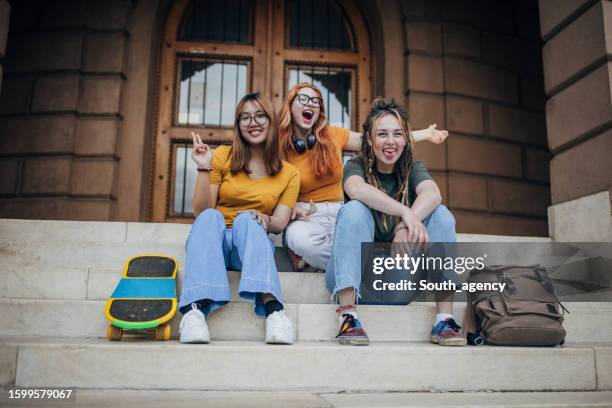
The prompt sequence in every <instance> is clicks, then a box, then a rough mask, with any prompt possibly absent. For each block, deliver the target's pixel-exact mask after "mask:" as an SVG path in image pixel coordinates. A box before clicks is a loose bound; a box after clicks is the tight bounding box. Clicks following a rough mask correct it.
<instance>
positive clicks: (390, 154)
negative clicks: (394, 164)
mask: <svg viewBox="0 0 612 408" xmlns="http://www.w3.org/2000/svg"><path fill="white" fill-rule="evenodd" d="M383 154H384V155H385V157H386V158H387V160H391V159H392V158H393V156H394V155H395V151H390V150H385V151H384V152H383Z"/></svg>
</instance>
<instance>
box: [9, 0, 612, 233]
mask: <svg viewBox="0 0 612 408" xmlns="http://www.w3.org/2000/svg"><path fill="white" fill-rule="evenodd" d="M244 1H245V2H246V0H244ZM306 1H307V0H293V1H291V0H288V1H283V0H254V3H253V4H254V7H253V8H252V9H251V11H250V13H251V14H249V15H252V18H253V20H252V21H253V29H252V30H253V31H252V35H253V40H252V41H251V43H249V44H250V45H242V44H233V45H231V46H224V45H223V44H215V43H214V41H213V42H210V41H209V42H205V43H197V42H194V41H192V40H189V39H188V40H186V41H179V40H180V38H179V37H180V34H177V31H176V30H175V29H176V27H179V31H180V30H184V28H181V27H183V26H184V25H185V24H186V23H185V21H186V18H187V17H185V15H187V14H188V13H191V12H192V11H190V10H191V9H190V7H193V6H192V5H191V4H190V2H189V1H186V0H177V1H170V0H146V1H145V0H110V1H101V0H89V1H73V0H63V1H40V0H21V1H9V3H10V6H11V10H10V13H11V14H10V23H9V30H8V43H7V49H6V54H5V56H4V57H1V54H0V57H1V58H2V60H1V62H2V67H3V69H4V76H3V80H2V92H1V94H0V173H1V174H2V176H1V179H0V216H2V217H14V218H46V219H73V220H122V221H172V222H190V218H189V217H184V216H183V217H181V216H177V215H176V214H174V215H173V214H172V208H173V207H172V205H173V204H172V202H173V201H172V200H173V199H176V197H174V196H173V192H174V191H178V190H177V189H175V188H174V187H173V186H174V184H173V183H178V181H177V178H176V177H177V174H178V171H177V170H176V169H177V167H176V163H175V161H176V160H178V158H179V153H178V152H179V150H177V149H178V148H177V146H179V147H180V146H185V147H188V145H187V143H188V142H189V139H188V138H187V137H186V135H188V130H190V129H192V128H193V127H190V126H184V125H180V124H178V125H177V123H175V122H176V118H175V116H173V115H175V114H176V115H178V113H177V112H175V110H176V109H179V108H177V107H176V105H177V104H178V103H177V102H176V101H178V99H179V96H177V93H180V92H182V91H181V88H180V86H179V85H178V82H180V81H177V78H178V79H179V80H180V79H181V77H180V73H178V74H177V72H176V71H177V70H178V68H177V67H178V66H180V65H176V64H181V63H182V62H181V61H182V60H181V58H187V57H185V55H188V58H189V61H196V60H197V58H200V59H202V58H204V59H206V58H217V59H219V58H221V59H223V58H229V57H231V58H234V60H232V61H235V59H236V58H242V59H241V60H240V61H243V60H244V61H245V62H244V63H245V66H248V67H249V68H248V69H249V70H250V71H249V72H250V75H251V77H252V83H251V84H250V87H251V90H261V91H262V92H263V93H264V94H266V95H267V96H268V97H270V98H271V99H272V100H273V102H274V103H275V104H276V106H277V107H278V106H280V103H281V101H282V97H283V92H284V91H285V89H286V87H287V86H286V85H287V78H288V77H287V75H290V74H288V73H290V72H291V69H293V68H291V67H292V66H294V65H296V64H297V66H299V65H300V64H302V65H304V64H306V63H308V64H311V65H312V66H315V65H316V66H317V67H319V68H321V67H326V69H327V74H329V73H330V67H331V69H333V70H339V69H340V68H338V67H339V66H340V65H342V64H344V65H342V67H341V72H342V73H345V72H351V73H352V74H351V75H353V76H352V77H351V78H353V79H352V81H353V82H351V83H352V85H351V86H353V90H354V91H355V92H354V93H353V94H351V95H353V96H352V97H354V98H355V99H354V103H353V107H354V108H353V110H354V112H353V114H351V120H352V121H353V122H352V123H349V125H350V126H351V127H353V128H358V126H359V117H360V116H361V117H363V114H362V112H363V109H364V108H363V107H364V106H365V107H366V108H365V109H366V110H367V105H368V104H369V102H370V101H371V100H372V99H373V98H374V97H375V96H377V95H386V96H391V97H394V98H396V99H398V100H400V101H403V102H404V103H406V105H407V106H408V108H409V112H410V113H411V116H412V122H413V123H412V124H413V126H415V127H424V126H427V125H428V124H430V123H434V122H435V123H437V124H438V126H439V127H441V128H446V129H448V130H449V131H450V134H451V136H450V138H449V139H448V141H447V143H445V144H443V145H438V146H434V145H431V144H429V143H420V144H419V145H418V146H417V156H418V158H420V159H422V160H424V161H425V164H426V166H427V167H428V168H429V169H430V170H431V172H432V174H433V175H434V177H435V179H436V181H437V182H438V185H439V186H440V188H441V190H442V193H443V197H444V202H445V203H446V204H447V205H448V206H449V207H450V208H451V209H452V210H453V213H454V214H455V216H456V219H457V228H458V230H459V232H473V233H490V234H508V235H542V236H546V235H549V231H550V234H551V235H553V237H555V238H558V239H570V240H571V239H574V238H581V239H582V240H585V239H612V236H611V234H612V232H610V228H611V227H610V184H611V177H612V167H611V166H612V165H611V163H612V161H611V160H610V159H609V158H610V157H612V154H611V153H612V152H611V149H612V144H611V139H612V138H611V137H610V124H611V123H612V102H611V99H610V98H611V96H610V95H611V93H610V89H611V87H610V81H611V78H612V74H611V73H610V72H611V71H610V67H611V65H610V63H609V62H608V60H609V56H610V49H612V36H611V32H612V17H611V13H612V11H611V9H612V4H611V2H610V1H608V0H599V1H588V0H584V1H583V0H560V1H557V0H540V2H539V4H538V2H537V1H535V0H534V1H529V0H499V1H484V0H436V1H429V0H337V1H335V2H334V4H336V6H337V7H338V9H339V10H340V11H341V13H342V15H343V18H344V19H345V24H346V27H348V28H347V30H348V31H349V32H350V35H349V37H350V38H352V40H354V42H355V43H354V47H353V48H352V49H351V50H352V51H354V52H352V53H351V52H345V53H336V52H332V51H328V50H323V51H321V50H318V49H315V47H311V48H308V47H297V49H296V48H295V47H292V46H291V44H289V42H290V41H293V40H289V39H286V40H285V43H286V44H284V45H283V36H284V35H285V33H289V29H288V28H284V26H283V25H281V26H280V27H279V24H278V21H285V20H283V19H284V18H285V17H287V18H286V21H287V22H286V23H285V25H287V24H289V23H288V22H289V21H290V17H289V14H290V11H291V10H292V9H291V7H296V6H295V4H303V3H305V2H306ZM310 1H311V2H312V7H313V10H314V7H315V6H316V5H320V3H321V2H320V1H319V0H310ZM0 3H1V4H4V6H2V5H1V4H0V9H1V11H0V16H2V17H3V18H4V16H8V13H7V12H4V9H6V8H8V7H7V6H8V4H7V3H6V1H1V2H0ZM219 4H225V3H224V2H220V3H219ZM227 4H228V6H227V7H230V8H231V7H234V6H237V5H238V4H240V7H243V5H244V3H243V2H242V1H240V2H237V1H229V0H227ZM3 7H4V8H3ZM312 13H313V14H312V15H314V13H315V12H314V11H312ZM6 21H8V17H7V19H6ZM0 24H1V23H0ZM3 27H6V24H3ZM304 27H306V26H304ZM304 29H305V28H304ZM224 31H225V29H224ZM181 32H182V31H181ZM287 36H288V37H289V36H290V34H287ZM1 39H2V33H1V32H0V40H1ZM0 43H1V41H0ZM245 44H246V43H245ZM287 44H289V45H287ZM351 50H349V51H351ZM241 53H242V54H241ZM226 54H232V55H230V56H229V57H228V56H227V55H226ZM168 55H171V56H172V57H171V58H173V59H172V60H171V62H170V63H169V62H168V61H170V60H169V57H168ZM336 56H339V57H338V58H341V60H340V62H338V60H337V59H334V58H336ZM223 61H229V60H227V59H224V60H223ZM175 62H176V64H175ZM224 63H227V62H224ZM209 64H210V63H209ZM249 64H251V65H249ZM309 66H310V65H309ZM232 72H233V71H232ZM258 72H260V73H258ZM338 72H340V71H338ZM298 76H299V68H298ZM283 78H284V80H283ZM190 86H191V85H190ZM358 98H359V99H358ZM170 111H171V112H170ZM177 117H178V116H177ZM166 123H167V124H168V125H167V126H166V125H165V124H166ZM204 128H206V126H204V127H203V131H204ZM207 129H208V128H206V132H205V133H204V134H205V136H206V135H207V134H208V130H207ZM219 135H225V136H223V137H220V136H219ZM224 137H225V138H224ZM210 138H211V139H210V140H211V141H216V142H224V141H227V130H223V129H219V130H218V131H215V130H211V131H210ZM166 139H167V140H168V142H167V143H166V144H164V143H161V142H160V141H162V140H166ZM181 143H182V145H181ZM551 159H552V160H551ZM185 180H186V178H185V179H184V180H183V183H185ZM183 191H184V189H183ZM551 204H552V207H550V208H549V206H551ZM595 214H596V217H594V215H595ZM182 215H184V214H182ZM602 220H603V221H602ZM575 225H581V226H583V230H584V231H583V232H576V231H582V230H580V229H578V230H576V229H575V228H574V226H575ZM568 228H569V229H568ZM572 228H573V229H572ZM593 228H595V230H594V229H593ZM570 231H571V232H570ZM576 234H578V235H576ZM580 234H582V235H580ZM575 240H578V239H575Z"/></svg>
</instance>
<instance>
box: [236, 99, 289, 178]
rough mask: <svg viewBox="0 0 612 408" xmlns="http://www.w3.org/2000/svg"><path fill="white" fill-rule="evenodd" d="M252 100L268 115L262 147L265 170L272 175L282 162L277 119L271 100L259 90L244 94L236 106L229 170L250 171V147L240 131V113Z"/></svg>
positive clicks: (276, 171)
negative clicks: (263, 146) (264, 144)
mask: <svg viewBox="0 0 612 408" xmlns="http://www.w3.org/2000/svg"><path fill="white" fill-rule="evenodd" d="M249 101H253V102H256V103H258V104H259V106H260V107H261V109H262V110H263V111H264V113H265V114H266V115H267V116H268V130H267V134H266V141H265V143H266V146H265V149H264V160H265V164H266V172H267V173H268V175H270V176H273V175H275V174H276V173H278V172H279V171H280V170H281V169H282V168H283V162H282V159H281V157H280V154H279V148H278V119H277V117H276V111H275V110H274V106H273V105H272V102H270V101H269V100H268V99H267V98H266V97H264V96H262V95H260V94H259V92H256V93H251V94H247V95H245V96H244V97H243V98H242V99H241V100H240V102H238V106H236V117H235V118H234V138H233V140H232V159H231V166H230V171H231V172H232V174H236V173H238V172H240V171H245V172H246V173H249V174H250V173H251V170H250V169H249V160H250V159H251V149H250V146H249V144H248V143H247V141H246V140H244V137H243V136H242V132H241V131H240V123H239V122H240V118H239V117H240V114H241V113H242V109H243V108H244V105H245V104H246V103H247V102H249Z"/></svg>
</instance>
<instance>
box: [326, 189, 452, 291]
mask: <svg viewBox="0 0 612 408" xmlns="http://www.w3.org/2000/svg"><path fill="white" fill-rule="evenodd" d="M423 225H425V228H426V229H427V234H428V235H429V241H430V242H456V241H457V234H456V232H455V217H453V215H452V214H451V212H450V211H449V210H448V208H446V207H445V206H443V205H439V206H438V207H436V209H435V210H434V211H433V212H432V213H431V214H429V216H427V218H425V219H424V220H423ZM362 242H374V218H373V217H372V212H371V211H370V208H369V207H368V206H366V205H365V204H363V203H362V202H361V201H356V200H352V201H349V202H348V203H346V204H344V206H342V208H341V209H340V212H338V217H337V219H336V230H335V233H334V243H333V244H332V253H331V258H330V259H329V262H328V263H327V268H326V269H325V286H327V290H329V291H330V292H331V293H332V298H335V296H336V293H337V292H338V291H339V290H342V289H345V288H354V289H355V298H356V299H359V297H360V295H359V286H360V284H361V243H362ZM436 279H439V278H436Z"/></svg>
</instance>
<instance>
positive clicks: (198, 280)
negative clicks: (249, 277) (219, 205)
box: [179, 209, 230, 343]
mask: <svg viewBox="0 0 612 408" xmlns="http://www.w3.org/2000/svg"><path fill="white" fill-rule="evenodd" d="M225 231H226V229H225V222H224V220H223V215H222V214H221V213H220V212H219V211H217V210H215V209H207V210H205V211H203V212H202V213H201V214H200V215H199V216H198V217H197V218H196V220H195V221H194V223H193V226H192V227H191V232H190V233H189V237H188V238H187V243H186V262H185V277H184V281H183V289H182V291H181V298H180V302H179V310H180V312H181V313H183V314H184V315H185V316H183V319H182V320H181V324H180V334H181V342H183V343H194V342H197V343H207V342H208V341H209V334H208V326H207V325H206V321H205V319H204V316H205V315H208V314H209V313H210V312H212V311H213V310H215V309H217V308H219V307H221V306H223V305H224V304H226V303H228V302H229V300H230V289H229V284H228V280H227V269H226V259H227V257H228V253H229V252H228V246H227V243H226V242H225Z"/></svg>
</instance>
